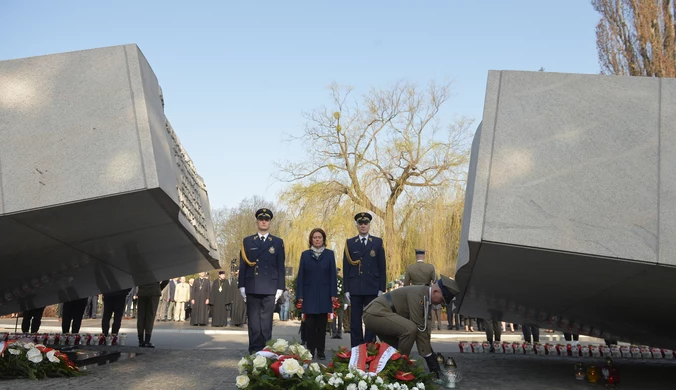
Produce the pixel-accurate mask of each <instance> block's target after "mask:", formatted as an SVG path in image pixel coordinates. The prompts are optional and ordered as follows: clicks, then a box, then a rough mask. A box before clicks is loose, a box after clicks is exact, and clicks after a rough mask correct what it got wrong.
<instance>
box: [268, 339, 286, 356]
mask: <svg viewBox="0 0 676 390" xmlns="http://www.w3.org/2000/svg"><path fill="white" fill-rule="evenodd" d="M288 347H289V343H288V342H287V341H286V340H284V339H277V341H275V343H274V344H272V352H276V353H284V352H286V349H287V348H288Z"/></svg>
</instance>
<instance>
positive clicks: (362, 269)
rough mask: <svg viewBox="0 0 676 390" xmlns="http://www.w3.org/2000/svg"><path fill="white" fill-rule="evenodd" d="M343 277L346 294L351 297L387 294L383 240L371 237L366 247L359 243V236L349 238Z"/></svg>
mask: <svg viewBox="0 0 676 390" xmlns="http://www.w3.org/2000/svg"><path fill="white" fill-rule="evenodd" d="M348 255H349V257H348ZM353 263H359V264H357V265H355V264H353ZM343 275H345V277H344V278H343V283H344V284H345V292H349V293H350V295H377V294H378V291H382V292H385V291H386V289H385V285H386V283H385V280H386V279H387V269H386V263H385V249H384V248H383V240H382V239H381V238H379V237H374V236H369V239H368V241H367V242H366V246H364V245H362V243H361V242H360V241H359V236H356V237H352V238H348V239H347V242H346V243H345V251H344V252H343Z"/></svg>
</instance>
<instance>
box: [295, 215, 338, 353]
mask: <svg viewBox="0 0 676 390" xmlns="http://www.w3.org/2000/svg"><path fill="white" fill-rule="evenodd" d="M325 245H326V233H325V232H324V230H322V229H319V228H316V229H312V232H310V238H309V246H310V249H309V250H306V251H305V252H303V253H302V254H301V256H300V265H299V267H298V278H297V279H296V297H297V298H298V301H299V302H302V307H301V309H302V311H303V314H304V315H305V339H306V341H307V348H308V350H309V351H310V353H311V354H312V355H313V356H314V355H315V351H316V356H317V358H319V359H320V360H324V359H326V356H325V354H324V349H325V346H326V336H325V333H326V322H327V319H328V314H329V313H332V312H333V302H334V301H335V300H336V299H337V296H338V291H337V284H338V277H337V275H336V256H335V254H334V253H333V251H332V250H330V249H326V246H325Z"/></svg>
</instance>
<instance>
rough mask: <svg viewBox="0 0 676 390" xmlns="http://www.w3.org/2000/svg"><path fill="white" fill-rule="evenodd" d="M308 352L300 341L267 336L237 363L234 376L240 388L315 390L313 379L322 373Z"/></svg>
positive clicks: (316, 383)
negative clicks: (262, 345) (264, 342)
mask: <svg viewBox="0 0 676 390" xmlns="http://www.w3.org/2000/svg"><path fill="white" fill-rule="evenodd" d="M311 360H312V354H311V353H310V351H308V350H307V349H305V348H304V347H303V346H302V345H300V344H293V345H289V343H288V342H287V341H286V340H284V339H277V340H270V341H269V342H268V343H267V346H266V347H265V348H264V349H263V350H262V351H259V352H256V353H255V354H253V355H251V356H246V357H243V358H242V359H241V360H240V361H239V363H238V364H237V366H238V368H239V373H240V375H239V376H237V378H236V384H237V388H240V389H252V390H258V389H261V390H263V389H266V390H276V389H279V390H282V389H285V390H286V389H298V390H300V389H304V390H319V389H321V388H322V387H321V386H320V385H319V383H318V382H316V381H315V377H316V376H317V375H320V376H321V375H322V370H321V367H320V366H319V364H317V363H310V361H311Z"/></svg>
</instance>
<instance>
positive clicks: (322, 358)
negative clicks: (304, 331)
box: [317, 351, 326, 360]
mask: <svg viewBox="0 0 676 390" xmlns="http://www.w3.org/2000/svg"><path fill="white" fill-rule="evenodd" d="M317 359H319V360H326V355H324V351H321V352H319V351H317Z"/></svg>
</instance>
